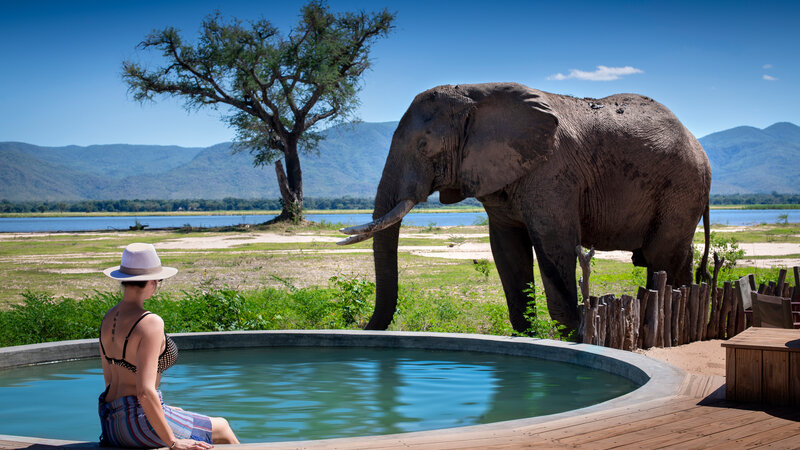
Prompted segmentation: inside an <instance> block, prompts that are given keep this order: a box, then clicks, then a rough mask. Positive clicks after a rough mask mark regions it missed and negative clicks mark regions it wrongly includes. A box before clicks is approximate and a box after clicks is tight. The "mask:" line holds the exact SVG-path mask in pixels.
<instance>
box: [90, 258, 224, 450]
mask: <svg viewBox="0 0 800 450" xmlns="http://www.w3.org/2000/svg"><path fill="white" fill-rule="evenodd" d="M177 272H178V270H177V269H174V268H172V267H162V266H161V260H160V259H159V257H158V255H157V254H156V249H155V247H153V245H152V244H130V245H128V246H127V247H126V248H125V251H123V252H122V263H121V264H120V265H119V266H117V267H112V268H110V269H106V270H104V271H103V273H104V274H106V275H107V276H109V277H111V278H113V279H115V280H119V281H121V282H122V286H123V289H124V294H123V297H122V300H121V301H120V302H119V303H117V305H116V306H114V307H113V308H111V309H110V310H108V312H107V313H106V315H105V317H104V318H103V322H102V324H101V325H100V354H101V357H100V360H101V361H102V364H103V376H104V378H105V383H106V390H105V392H103V394H102V395H100V404H99V413H100V423H101V427H102V430H103V434H102V436H101V437H100V441H101V442H100V443H101V445H112V446H118V447H169V448H170V449H171V450H184V449H207V448H211V447H212V445H211V443H212V442H213V443H215V444H229V443H232V444H238V443H239V441H238V440H237V439H236V436H235V435H234V434H233V430H231V427H230V425H228V422H227V421H226V420H225V419H223V418H221V417H208V416H204V415H201V414H196V413H192V412H188V411H183V410H182V409H180V408H175V407H171V406H167V405H165V404H164V402H163V400H162V399H161V393H160V392H159V391H158V390H157V389H158V384H159V382H160V380H161V373H162V372H163V371H165V370H166V369H168V368H169V367H171V366H172V365H173V364H175V360H176V359H177V357H178V349H177V347H176V346H175V343H174V342H173V341H172V339H170V338H169V336H167V335H166V334H165V333H164V321H163V320H161V317H159V316H157V315H155V314H153V313H150V312H148V311H145V309H144V301H145V300H147V299H148V298H150V297H152V296H153V294H154V293H155V292H156V289H157V288H158V283H159V282H160V281H161V280H163V279H164V278H169V277H171V276H173V275H175V274H176V273H177Z"/></svg>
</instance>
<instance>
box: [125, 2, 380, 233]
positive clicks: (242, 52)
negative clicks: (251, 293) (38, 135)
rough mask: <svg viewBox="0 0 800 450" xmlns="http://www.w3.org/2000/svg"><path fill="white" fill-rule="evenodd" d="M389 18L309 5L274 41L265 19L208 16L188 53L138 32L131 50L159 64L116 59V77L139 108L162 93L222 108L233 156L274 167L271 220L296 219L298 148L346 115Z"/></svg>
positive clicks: (172, 38) (172, 33)
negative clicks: (119, 74)
mask: <svg viewBox="0 0 800 450" xmlns="http://www.w3.org/2000/svg"><path fill="white" fill-rule="evenodd" d="M394 18H395V16H394V14H392V13H389V12H388V10H386V9H384V10H383V11H381V12H378V13H374V14H369V13H365V12H359V13H350V12H348V13H341V14H334V13H331V12H330V11H329V10H328V8H327V5H326V4H325V3H323V2H322V1H317V0H313V1H311V2H310V3H308V4H306V5H305V6H303V8H302V10H301V13H300V20H299V23H298V25H297V27H296V28H294V29H292V30H291V31H290V32H289V33H288V34H287V35H286V36H285V37H284V36H282V35H281V33H280V32H279V30H278V29H277V28H276V27H274V26H273V25H272V24H271V23H270V22H269V21H267V20H265V19H260V20H258V21H254V22H250V23H248V24H247V25H245V24H243V23H242V22H241V21H239V20H236V19H233V20H232V21H230V22H228V23H224V22H223V21H222V18H221V16H220V13H219V12H217V13H215V14H212V15H210V16H208V17H207V18H206V19H205V20H204V21H203V24H202V29H201V33H200V37H199V39H198V40H197V42H196V44H195V45H194V46H192V45H190V44H185V43H184V41H183V38H182V37H181V36H180V34H179V32H178V30H176V29H175V28H171V27H170V28H165V29H163V30H160V31H154V32H153V33H151V34H150V35H148V36H147V38H146V39H145V40H144V41H142V42H141V43H140V44H139V48H142V49H145V50H151V49H155V50H160V51H161V55H162V57H163V58H164V60H165V61H166V63H165V65H163V66H161V67H158V68H155V69H148V68H145V67H142V66H141V65H139V64H137V63H135V62H130V61H124V62H123V64H122V66H123V79H124V80H125V81H126V82H127V84H128V86H129V89H130V91H131V93H132V94H133V97H134V99H136V100H137V101H140V102H144V101H148V100H153V98H154V97H155V95H157V94H167V95H172V96H177V97H180V98H182V99H183V100H184V106H185V107H186V108H187V109H200V108H202V107H206V106H211V107H214V108H217V107H219V106H220V105H222V106H224V107H225V114H224V116H223V117H224V119H225V120H227V122H228V124H229V125H230V126H231V127H232V128H234V129H235V130H236V139H235V141H234V151H243V150H247V151H249V152H250V153H251V154H252V155H253V164H254V165H255V166H265V165H268V164H272V163H274V165H275V172H276V174H277V177H278V186H279V187H280V192H281V197H282V200H283V201H282V203H283V210H282V211H281V214H280V216H278V217H277V218H276V219H275V221H284V220H290V221H293V222H297V221H299V220H301V219H302V211H303V176H302V170H301V168H300V158H299V154H298V150H302V151H304V152H311V151H314V150H316V149H317V145H318V143H319V141H320V139H321V138H322V135H321V134H320V133H319V131H317V130H318V129H319V127H320V125H321V124H324V123H331V121H345V120H347V119H350V118H352V115H353V113H354V110H355V108H356V106H358V99H357V93H358V91H359V89H360V85H359V81H360V77H361V75H362V74H363V73H364V71H365V70H366V69H367V68H369V66H370V61H369V58H368V56H369V51H370V47H371V45H372V44H373V43H374V42H375V41H376V40H377V39H378V38H380V37H384V36H386V35H388V33H389V32H390V31H391V29H392V28H393V25H392V22H393V21H394ZM281 159H283V160H284V161H285V162H286V169H285V171H284V168H283V164H281Z"/></svg>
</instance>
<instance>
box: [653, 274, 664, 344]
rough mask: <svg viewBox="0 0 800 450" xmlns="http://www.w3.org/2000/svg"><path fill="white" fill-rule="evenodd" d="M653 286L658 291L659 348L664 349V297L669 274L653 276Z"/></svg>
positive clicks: (657, 328) (657, 333) (657, 332)
mask: <svg viewBox="0 0 800 450" xmlns="http://www.w3.org/2000/svg"><path fill="white" fill-rule="evenodd" d="M653 278H654V279H653V286H654V287H655V288H656V289H657V290H658V325H657V326H656V343H655V345H656V346H657V347H664V296H665V292H666V288H667V272H664V271H663V270H661V271H658V272H656V273H655V274H653Z"/></svg>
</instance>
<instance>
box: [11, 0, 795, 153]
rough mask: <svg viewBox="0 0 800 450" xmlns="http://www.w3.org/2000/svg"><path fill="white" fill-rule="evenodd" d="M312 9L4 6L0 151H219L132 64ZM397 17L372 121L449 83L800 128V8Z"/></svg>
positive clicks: (705, 119) (35, 0) (208, 129)
mask: <svg viewBox="0 0 800 450" xmlns="http://www.w3.org/2000/svg"><path fill="white" fill-rule="evenodd" d="M303 3H304V2H302V1H294V0H259V1H235V0H234V1H218V0H192V1H190V0H181V1H168V0H163V1H150V0H142V1H116V0H105V1H89V0H71V1H63V0H62V1H55V0H51V1H44V0H26V1H21V0H13V1H12V0H0V141H22V142H28V143H31V144H36V145H43V146H62V145H70V144H74V145H92V144H111V143H130V144H162V145H181V146H196V147H206V146H210V145H213V144H216V143H219V142H224V141H229V140H231V139H232V138H233V136H234V132H233V130H231V129H230V128H228V127H227V125H226V124H225V123H224V121H222V120H220V115H221V114H223V113H224V112H225V111H222V110H221V111H216V112H215V111H213V110H205V111H199V112H191V113H188V112H187V111H186V110H184V109H183V108H182V106H181V103H180V102H179V101H178V100H176V99H170V98H167V97H161V98H159V99H158V100H157V102H156V103H147V104H139V103H137V102H135V101H133V100H132V98H131V97H130V95H129V94H128V92H127V88H126V86H125V84H124V83H123V82H122V79H121V76H120V73H121V63H122V61H123V60H125V59H130V60H134V61H143V62H146V61H147V58H148V54H147V53H143V52H141V51H139V50H137V49H136V44H137V43H139V42H140V41H141V40H142V39H143V38H144V37H145V36H146V35H147V34H148V33H149V32H150V31H152V30H153V29H158V28H163V27H166V26H175V27H177V28H179V29H181V30H182V32H183V34H184V36H185V37H187V38H192V39H193V38H194V37H195V36H196V35H197V32H198V30H199V27H200V23H201V21H202V19H203V18H204V17H205V16H206V15H208V14H209V13H211V12H212V11H214V10H219V11H220V12H222V14H223V15H224V16H226V17H237V18H239V19H244V20H248V19H256V18H259V17H262V16H263V17H265V18H267V19H269V20H270V21H272V23H273V24H275V25H276V26H278V27H280V28H281V29H282V30H284V31H288V29H289V27H291V26H292V25H293V24H295V23H296V22H297V14H298V11H299V9H300V6H301V5H302V4H303ZM329 5H330V7H331V9H332V10H334V11H345V10H367V11H375V10H378V9H381V8H382V7H384V6H385V7H388V8H389V9H390V10H392V11H394V12H396V13H397V21H396V29H395V30H394V31H393V33H392V34H391V35H390V36H389V37H388V38H387V39H383V40H380V41H378V42H377V43H376V44H375V45H374V47H373V52H372V59H373V68H372V70H371V71H369V72H368V73H367V74H366V76H365V77H364V82H363V89H362V91H361V94H360V99H361V107H360V109H359V111H358V116H359V117H360V118H361V119H362V120H364V121H367V122H385V121H393V120H399V118H400V116H401V115H402V114H403V112H404V111H405V109H406V108H407V107H408V105H409V103H410V102H411V100H412V99H413V98H414V96H415V95H416V94H417V93H419V92H421V91H423V90H426V89H428V88H431V87H433V86H436V85H439V84H463V83H481V82H491V81H515V82H519V83H523V84H526V85H528V86H531V87H533V88H537V89H541V90H544V91H548V92H555V93H560V94H569V95H573V96H577V97H595V98H600V97H604V96H606V95H610V94H614V93H620V92H634V93H639V94H643V95H647V96H650V97H652V98H654V99H656V100H657V101H659V102H661V103H663V104H665V105H666V106H667V107H669V108H670V109H671V110H672V111H673V112H674V113H675V114H676V115H677V116H678V118H680V119H681V120H682V121H683V123H684V124H685V125H686V126H687V127H688V128H689V130H690V131H692V132H693V133H694V134H695V135H696V136H697V137H702V136H705V135H707V134H709V133H712V132H715V131H720V130H724V129H727V128H732V127H735V126H740V125H750V126H756V127H759V128H763V127H766V126H769V125H771V124H773V123H775V122H782V121H788V122H792V123H795V124H798V125H800V89H799V88H800V57H798V56H799V55H800V26H799V25H798V24H800V2H798V1H768V0H761V1H725V2H722V1H720V2H716V1H714V2H712V1H702V0H697V1H675V2H671V1H658V2H655V1H652V2H651V1H644V2H634V1H611V0H608V1H586V2H582V1H556V0H550V1H509V0H493V1H487V0H482V1H472V0H462V1H436V0H427V1H416V0H410V1H392V0H386V1H383V2H381V1H374V0H373V1H366V0H362V1H359V0H329Z"/></svg>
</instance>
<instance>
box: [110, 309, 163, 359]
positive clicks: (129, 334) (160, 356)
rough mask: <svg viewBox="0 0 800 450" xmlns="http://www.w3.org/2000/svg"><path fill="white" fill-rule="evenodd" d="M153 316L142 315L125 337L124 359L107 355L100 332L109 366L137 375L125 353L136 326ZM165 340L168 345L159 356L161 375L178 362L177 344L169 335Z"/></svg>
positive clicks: (147, 313)
mask: <svg viewBox="0 0 800 450" xmlns="http://www.w3.org/2000/svg"><path fill="white" fill-rule="evenodd" d="M149 314H152V313H151V312H146V313H144V314H142V316H141V317H139V319H138V320H137V321H136V323H134V324H133V326H132V327H131V330H130V331H128V335H127V336H125V343H124V344H123V345H122V358H121V359H116V358H111V357H109V356H107V355H106V349H105V348H103V339H102V337H103V336H102V331H101V332H100V350H102V352H103V357H105V358H106V361H108V363H109V364H114V365H116V366H120V367H124V368H126V369H128V370H130V371H131V372H133V373H136V366H134V365H133V364H131V363H129V362H128V361H125V351H126V350H127V349H128V338H129V337H131V333H133V329H134V328H136V325H139V322H141V321H142V319H144V318H145V317H146V316H147V315H149ZM164 339H165V340H166V345H165V346H164V351H163V352H161V354H160V355H159V356H158V373H161V372H163V371H165V370H167V369H169V368H170V367H172V366H173V365H174V364H175V361H177V360H178V346H177V345H175V342H174V341H173V340H172V338H170V337H169V336H167V333H164Z"/></svg>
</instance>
